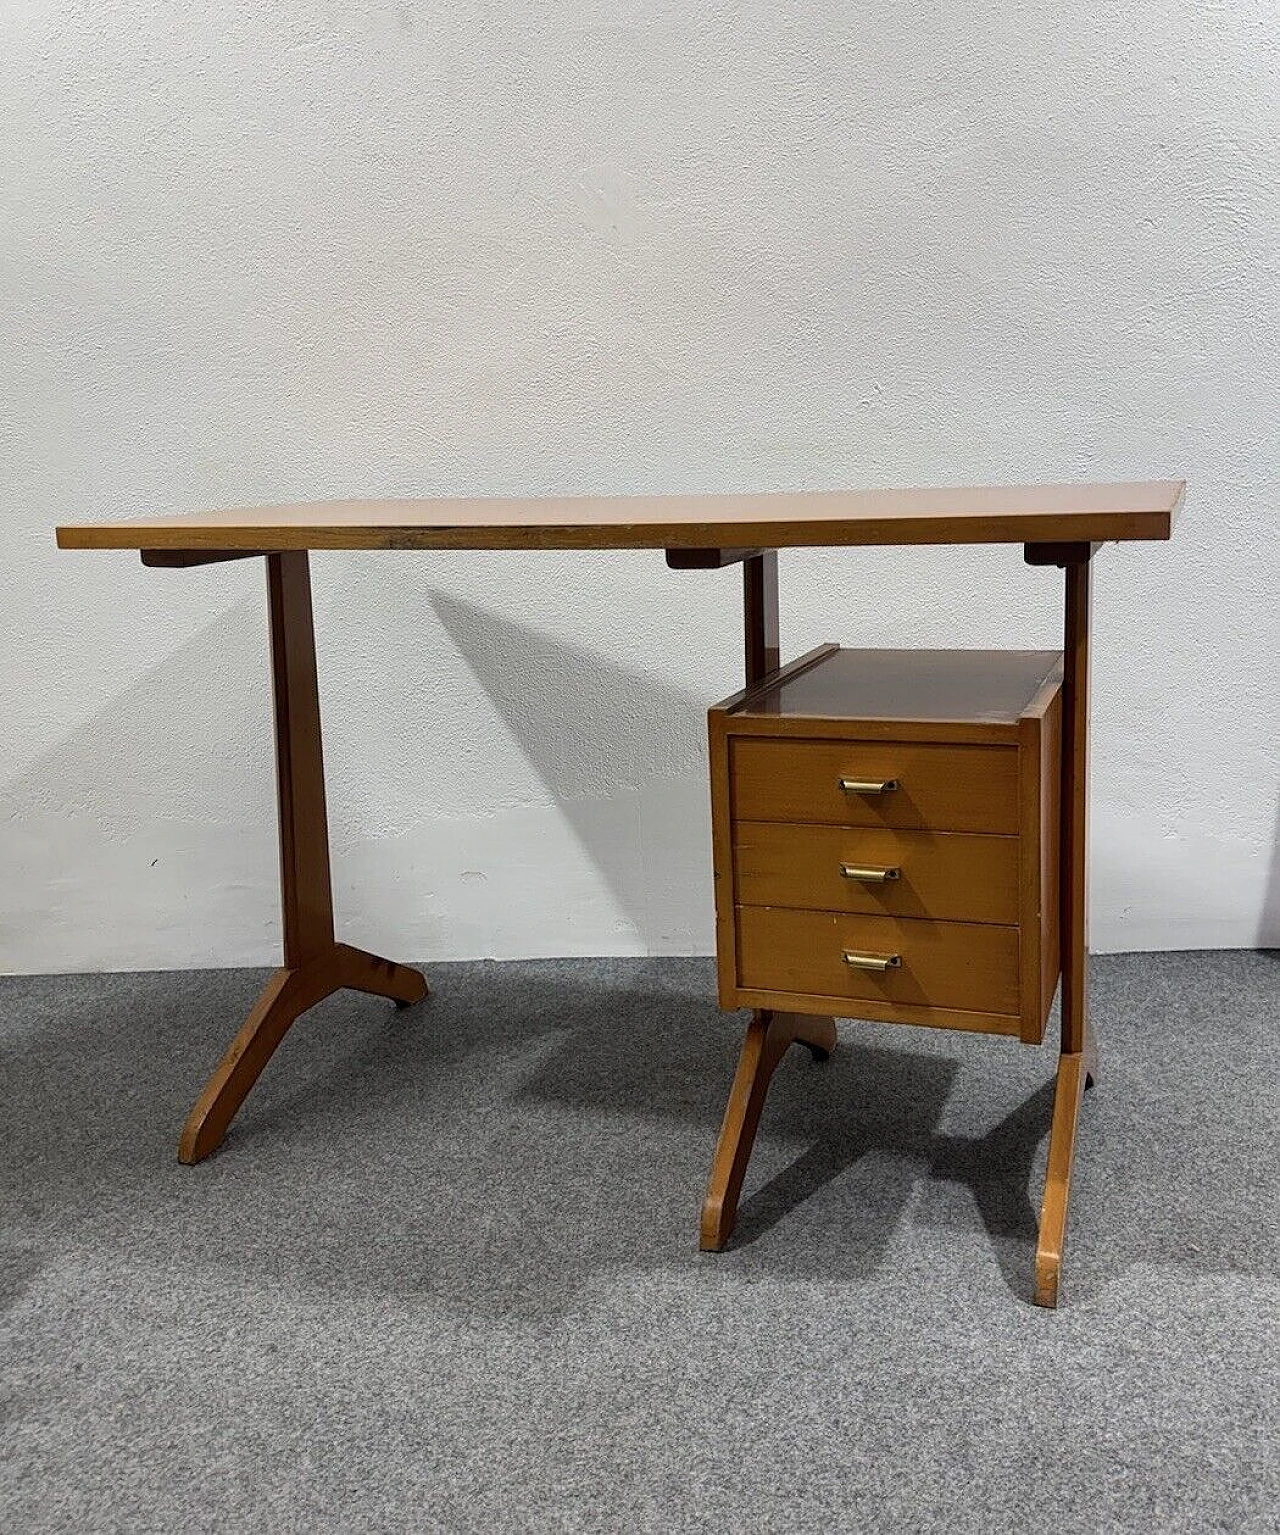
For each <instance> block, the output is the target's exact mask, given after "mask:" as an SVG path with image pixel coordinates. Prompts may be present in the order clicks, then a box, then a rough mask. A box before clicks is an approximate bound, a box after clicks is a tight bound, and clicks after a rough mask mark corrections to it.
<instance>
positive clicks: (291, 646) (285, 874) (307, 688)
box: [267, 550, 334, 970]
mask: <svg viewBox="0 0 1280 1535" xmlns="http://www.w3.org/2000/svg"><path fill="white" fill-rule="evenodd" d="M267 595H268V611H269V615H270V623H271V685H272V693H273V696H274V700H275V737H276V797H277V803H278V806H279V812H280V893H281V906H282V917H283V926H284V964H285V968H286V969H288V970H296V969H299V968H300V967H301V966H302V965H304V964H305V963H306V962H307V961H308V960H312V959H315V958H317V957H318V956H320V955H321V954H325V953H327V952H328V951H329V950H331V949H332V948H333V943H334V936H333V891H332V887H331V885H330V878H329V823H328V817H327V815H326V812H325V797H324V759H323V757H322V754H321V747H320V692H319V685H318V682H317V678H316V642H315V624H314V620H313V616H312V610H311V571H310V566H309V563H308V559H307V553H306V551H305V550H300V551H295V552H290V553H287V554H269V555H268V556H267Z"/></svg>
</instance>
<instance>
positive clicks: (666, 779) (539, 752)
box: [428, 591, 711, 953]
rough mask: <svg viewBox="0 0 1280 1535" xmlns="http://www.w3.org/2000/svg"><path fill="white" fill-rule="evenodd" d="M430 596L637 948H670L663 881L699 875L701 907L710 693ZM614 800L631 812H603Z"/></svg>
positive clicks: (706, 851) (707, 884)
mask: <svg viewBox="0 0 1280 1535" xmlns="http://www.w3.org/2000/svg"><path fill="white" fill-rule="evenodd" d="M428 595H429V600H430V602H431V605H432V607H433V608H434V609H435V612H436V616H437V617H438V618H439V620H440V624H441V626H442V627H443V629H444V630H445V632H446V633H447V634H448V635H449V638H450V639H451V640H452V641H453V643H454V644H455V645H456V646H457V648H458V652H459V654H460V655H461V656H462V658H463V660H464V661H465V662H466V664H467V666H468V668H469V669H470V671H471V673H472V675H473V676H474V677H475V679H476V681H477V682H479V684H480V686H481V687H482V688H483V689H484V691H485V694H486V695H487V696H488V698H489V699H490V701H491V702H492V703H493V706H494V708H495V709H496V710H497V711H498V714H499V715H500V716H501V718H502V721H503V723H504V724H505V725H506V727H507V729H508V731H509V732H510V734H511V736H512V738H513V739H514V740H515V742H516V743H517V744H518V746H519V747H520V750H521V752H522V753H523V754H524V757H525V759H526V761H527V762H528V763H529V766H530V767H531V769H532V770H533V772H534V773H536V775H537V777H538V779H539V780H540V782H541V783H542V784H543V786H544V787H545V788H546V790H547V792H548V793H549V794H550V795H551V796H553V797H554V799H555V800H556V802H557V806H558V808H559V809H560V810H561V811H562V812H563V814H564V816H565V817H566V819H567V820H568V822H569V825H570V827H571V828H572V830H573V834H574V836H575V838H576V839H577V841H578V843H579V844H580V846H581V847H582V848H583V850H584V852H585V853H586V854H587V856H588V857H589V858H590V860H591V862H592V863H593V864H594V866H595V867H596V868H597V869H598V870H599V872H600V874H601V877H602V878H603V879H604V881H605V883H606V884H607V885H608V887H609V890H610V892H611V893H612V895H613V897H614V899H615V900H616V902H617V904H618V906H619V908H620V909H621V910H622V912H623V913H624V914H625V915H626V918H627V919H628V921H629V922H630V923H631V924H632V925H633V926H634V928H635V930H636V933H637V934H638V936H639V938H640V939H641V941H642V943H643V945H644V947H645V949H646V951H647V952H649V953H662V952H664V951H667V950H669V948H670V942H669V939H668V934H667V929H668V928H669V927H670V922H669V920H668V918H667V913H666V910H665V908H666V907H667V905H668V903H667V901H666V899H665V894H664V893H665V891H666V890H667V889H669V888H672V887H673V885H674V884H675V883H679V884H680V885H682V886H683V885H685V882H686V881H687V880H689V879H697V880H699V881H700V882H701V885H700V888H702V889H704V890H705V891H706V892H707V900H708V913H709V903H710V891H711V878H710V831H709V828H708V824H707V822H708V817H709V810H708V804H707V791H706V786H705V778H706V772H705V764H706V748H705V731H706V726H705V718H706V712H705V711H706V707H707V703H708V700H707V699H706V698H704V697H695V696H694V695H693V694H692V693H690V692H688V691H686V690H684V689H682V688H679V687H676V686H673V685H672V684H670V683H668V682H663V681H660V680H657V679H655V678H652V677H647V676H645V675H643V674H642V673H639V672H636V671H632V670H629V669H627V668H624V667H620V666H618V665H616V664H614V663H613V662H610V661H607V660H605V659H603V658H602V657H601V656H600V655H599V654H598V653H596V652H594V651H587V650H583V649H581V648H579V647H577V646H575V645H573V644H570V643H567V642H565V641H563V640H560V639H556V638H553V637H552V636H550V635H548V634H545V633H542V632H541V631H539V630H536V629H530V628H528V627H526V626H525V625H523V624H519V623H514V622H512V621H511V620H510V619H508V618H505V617H503V616H501V615H498V614H494V613H491V612H489V611H487V610H485V609H483V608H479V607H476V606H475V605H474V604H472V603H469V602H466V601H464V600H462V599H460V598H458V597H455V596H452V595H450V594H447V593H444V592H440V591H432V592H430V593H429V594H428ZM619 801H621V802H623V803H628V804H629V805H630V806H631V807H633V814H631V815H629V816H625V817H619V815H617V814H602V813H601V806H602V803H608V802H615V803H617V802H619ZM624 820H625V822H626V824H625V825H624V824H623V823H624ZM686 888H687V887H686ZM686 904H687V897H686ZM708 931H710V918H709V915H708Z"/></svg>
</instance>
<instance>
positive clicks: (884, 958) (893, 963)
mask: <svg viewBox="0 0 1280 1535" xmlns="http://www.w3.org/2000/svg"><path fill="white" fill-rule="evenodd" d="M844 962H845V964H846V965H852V966H853V968H854V969H855V970H897V969H900V968H901V965H902V955H901V954H855V953H853V951H852V950H851V949H846V950H845V951H844Z"/></svg>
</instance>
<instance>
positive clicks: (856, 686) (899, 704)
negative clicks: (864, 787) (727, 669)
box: [719, 645, 1062, 740]
mask: <svg viewBox="0 0 1280 1535" xmlns="http://www.w3.org/2000/svg"><path fill="white" fill-rule="evenodd" d="M1061 662H1062V657H1061V653H1060V652H1058V651H1056V650H844V649H840V648H838V647H837V646H834V645H828V646H821V647H819V649H817V650H814V651H810V652H809V654H808V655H806V656H802V657H801V658H800V659H799V660H798V661H796V662H793V663H792V664H791V665H790V666H788V667H785V668H784V669H783V670H782V671H781V672H778V673H775V674H774V676H773V677H772V678H771V679H770V680H769V681H768V682H767V683H766V684H765V685H764V686H763V687H761V688H758V689H756V690H754V691H748V692H745V693H739V694H737V695H735V696H734V697H733V698H730V699H726V700H725V702H724V703H723V704H721V705H720V706H719V708H720V709H721V710H723V711H724V712H725V713H726V714H727V715H729V716H730V720H728V721H726V724H727V725H728V728H729V729H730V730H731V731H734V732H735V733H736V732H738V731H744V732H747V733H750V732H751V731H752V729H753V727H756V726H763V727H764V729H765V732H766V733H769V734H772V733H773V732H774V730H776V729H778V728H781V729H783V730H786V732H787V733H788V734H792V735H796V734H803V733H805V727H806V724H807V723H816V724H821V723H824V722H838V723H840V724H847V723H849V722H857V723H859V724H863V723H865V724H869V725H876V724H883V725H885V726H888V727H890V730H891V731H892V730H894V729H895V727H898V726H917V727H919V726H923V727H926V728H927V727H930V726H938V725H941V726H948V725H955V726H961V727H977V728H978V731H979V732H980V731H981V730H982V729H983V727H989V729H990V733H991V735H992V736H993V737H996V738H998V737H1000V736H1002V735H1006V734H1007V733H1009V732H1010V731H1011V729H1012V728H1014V727H1016V726H1017V723H1018V721H1019V720H1020V719H1021V718H1023V717H1024V716H1026V715H1037V714H1040V713H1042V712H1043V710H1044V707H1045V703H1046V701H1047V700H1048V699H1049V698H1051V697H1052V695H1053V693H1054V692H1055V691H1056V689H1057V686H1058V683H1059V680H1060V677H1061ZM876 733H881V732H876ZM885 733H888V732H885ZM911 733H912V734H914V733H915V731H914V730H913V731H912V732H911ZM949 734H950V738H951V739H953V740H954V739H961V738H963V736H964V735H965V734H967V731H962V733H961V734H960V735H957V734H954V733H949Z"/></svg>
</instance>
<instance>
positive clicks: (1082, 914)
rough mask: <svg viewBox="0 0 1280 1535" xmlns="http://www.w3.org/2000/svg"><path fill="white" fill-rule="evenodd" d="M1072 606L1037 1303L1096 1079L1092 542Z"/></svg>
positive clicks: (1071, 560) (1051, 1268) (1049, 1296)
mask: <svg viewBox="0 0 1280 1535" xmlns="http://www.w3.org/2000/svg"><path fill="white" fill-rule="evenodd" d="M1063 553H1064V554H1065V555H1069V556H1070V557H1068V558H1066V559H1065V560H1064V565H1065V569H1066V585H1067V603H1066V632H1065V648H1064V677H1063V706H1064V707H1063V733H1062V856H1061V871H1062V873H1061V885H1060V891H1059V901H1060V908H1059V910H1060V921H1061V933H1062V1046H1061V1053H1060V1055H1059V1057H1058V1085H1057V1090H1056V1092H1055V1094H1054V1100H1053V1124H1052V1127H1051V1129H1050V1131H1049V1163H1048V1168H1047V1170H1046V1173H1045V1186H1044V1204H1043V1205H1042V1206H1041V1211H1040V1237H1039V1241H1038V1243H1037V1246H1036V1285H1035V1299H1036V1304H1037V1305H1040V1306H1056V1305H1057V1304H1058V1279H1059V1275H1060V1273H1061V1271H1062V1253H1063V1247H1064V1245H1065V1241H1066V1229H1067V1203H1068V1199H1069V1197H1070V1193H1071V1164H1072V1160H1073V1156H1074V1152H1075V1139H1076V1124H1077V1122H1078V1120H1079V1116H1080V1102H1081V1099H1082V1097H1083V1095H1084V1090H1085V1088H1086V1087H1091V1086H1092V1085H1093V1081H1094V1077H1095V1076H1096V1073H1097V1053H1096V1046H1095V1043H1094V1038H1093V1032H1092V1028H1091V1026H1090V1023H1089V1018H1088V965H1089V949H1088V927H1087V923H1088V909H1087V903H1088V882H1087V864H1086V833H1087V816H1088V769H1089V757H1088V745H1089V597H1090V594H1089V574H1090V568H1089V567H1090V556H1091V553H1092V550H1091V549H1090V546H1089V545H1088V544H1083V545H1079V546H1076V547H1075V548H1074V550H1070V549H1068V550H1064V551H1063Z"/></svg>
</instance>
